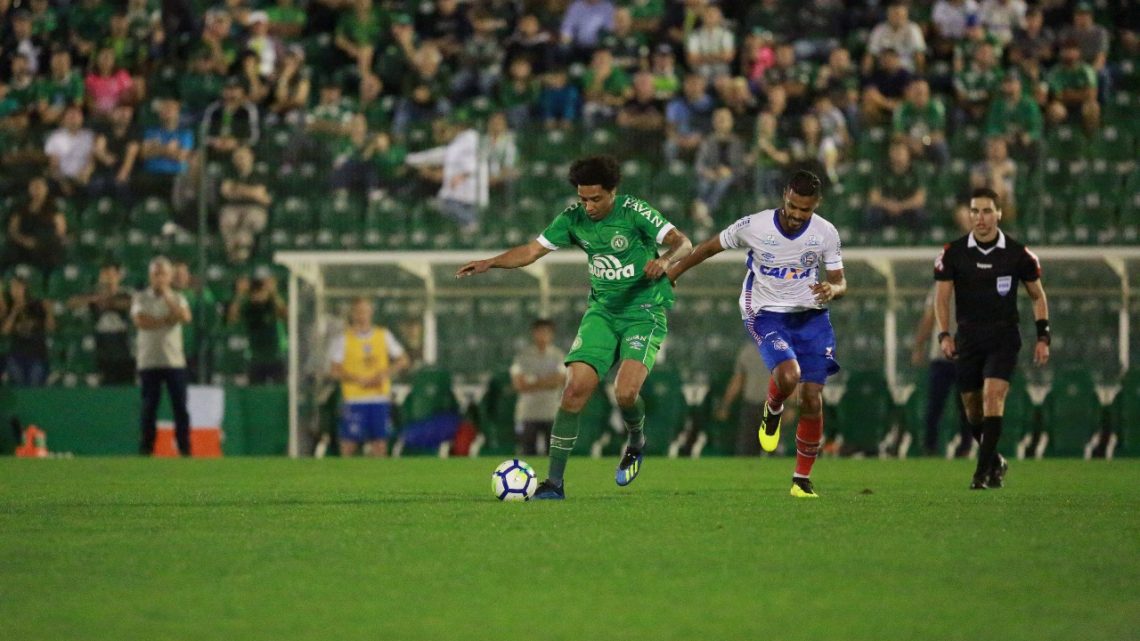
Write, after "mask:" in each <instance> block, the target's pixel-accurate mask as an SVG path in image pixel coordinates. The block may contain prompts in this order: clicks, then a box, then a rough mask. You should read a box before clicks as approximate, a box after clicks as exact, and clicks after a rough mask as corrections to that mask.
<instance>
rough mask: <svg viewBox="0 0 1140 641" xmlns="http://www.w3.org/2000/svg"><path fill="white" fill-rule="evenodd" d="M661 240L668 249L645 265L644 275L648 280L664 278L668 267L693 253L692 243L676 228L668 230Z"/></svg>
mask: <svg viewBox="0 0 1140 641" xmlns="http://www.w3.org/2000/svg"><path fill="white" fill-rule="evenodd" d="M663 240H664V241H665V244H666V245H668V246H669V249H668V250H667V251H666V252H665V253H664V254H661V256H659V257H657V258H656V259H655V260H651V261H649V262H648V263H646V264H645V275H646V276H647V277H648V278H649V279H650V280H656V279H658V278H661V277H662V276H664V275H665V274H666V273H667V272H668V270H669V268H670V266H672V265H674V264H676V263H677V262H678V261H680V260H682V259H684V258H685V257H686V256H688V255H689V254H690V253H691V252H692V251H693V243H692V241H690V240H689V237H688V236H686V235H685V234H683V233H681V232H680V231H679V230H678V229H677V228H676V227H674V228H673V229H670V230H669V233H668V234H665V238H664V239H663Z"/></svg>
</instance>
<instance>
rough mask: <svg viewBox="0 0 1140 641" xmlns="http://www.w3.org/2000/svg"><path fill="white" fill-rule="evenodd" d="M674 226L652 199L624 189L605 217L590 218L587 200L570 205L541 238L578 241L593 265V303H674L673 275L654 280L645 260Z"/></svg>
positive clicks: (564, 243) (549, 244) (552, 242)
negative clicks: (599, 218) (586, 204)
mask: <svg viewBox="0 0 1140 641" xmlns="http://www.w3.org/2000/svg"><path fill="white" fill-rule="evenodd" d="M670 229H673V225H672V224H671V223H670V222H669V221H667V220H665V217H664V216H662V215H661V212H659V211H657V210H656V209H654V208H653V207H652V206H651V205H650V204H649V203H647V202H645V201H644V200H641V199H640V198H636V197H634V196H627V195H625V194H618V195H617V197H616V198H615V199H614V208H613V211H611V212H610V214H609V215H608V216H606V217H605V218H603V219H601V220H597V221H595V220H591V219H590V217H589V216H588V215H586V209H585V207H583V206H582V203H575V204H574V205H571V206H570V207H567V208H566V209H565V210H564V211H563V212H562V213H561V214H558V217H557V218H555V219H554V222H552V223H550V226H549V227H547V228H546V230H545V231H543V232H542V235H541V236H539V237H538V242H539V243H541V244H542V245H543V246H544V247H546V248H547V249H561V248H563V247H570V246H571V245H577V246H578V247H581V248H582V250H583V251H585V252H586V257H587V258H586V259H587V261H588V265H589V270H590V304H591V305H597V306H600V307H603V308H605V309H607V310H611V311H622V310H628V309H633V308H638V307H640V308H649V307H658V306H660V307H666V308H668V307H672V306H673V288H672V286H670V285H669V279H667V278H658V279H656V280H649V279H648V278H646V277H645V265H646V263H648V262H649V261H651V260H654V259H656V258H657V246H658V245H659V244H661V243H662V241H664V240H665V236H666V234H668V233H669V230H670Z"/></svg>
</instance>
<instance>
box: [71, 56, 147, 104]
mask: <svg viewBox="0 0 1140 641" xmlns="http://www.w3.org/2000/svg"><path fill="white" fill-rule="evenodd" d="M84 84H85V86H86V93H87V106H88V108H89V109H90V110H91V115H92V116H93V117H94V118H97V119H102V120H110V118H111V114H112V113H114V111H115V108H116V107H118V106H119V105H123V104H134V103H135V102H137V100H138V99H139V98H141V97H142V91H141V90H142V89H143V86H142V84H141V83H136V82H135V80H134V78H132V77H131V74H130V73H129V72H128V71H127V70H126V69H123V68H120V67H116V66H115V50H114V49H111V48H110V47H102V48H100V49H99V52H98V53H97V54H95V64H94V65H92V67H91V73H89V74H87V79H86V80H85V81H84Z"/></svg>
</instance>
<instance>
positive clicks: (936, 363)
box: [910, 288, 974, 458]
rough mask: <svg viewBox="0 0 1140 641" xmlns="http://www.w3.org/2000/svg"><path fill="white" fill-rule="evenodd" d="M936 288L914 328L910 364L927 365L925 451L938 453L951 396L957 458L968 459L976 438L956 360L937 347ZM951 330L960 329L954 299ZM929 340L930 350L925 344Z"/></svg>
mask: <svg viewBox="0 0 1140 641" xmlns="http://www.w3.org/2000/svg"><path fill="white" fill-rule="evenodd" d="M935 291H936V288H931V290H930V293H929V294H928V295H927V296H926V302H925V304H924V306H923V312H922V318H920V319H919V321H918V326H917V327H916V328H915V330H914V349H913V350H912V351H911V356H910V363H911V365H913V366H914V367H923V366H927V372H926V376H927V385H926V409H925V411H924V413H923V423H924V424H925V426H926V431H925V434H924V437H923V450H924V451H925V453H926V455H927V456H936V455H938V440H939V439H938V432H939V428H940V423H941V422H942V412H943V410H944V409H945V408H946V401H947V400H949V399H950V397H951V396H953V398H954V406H955V408H956V409H957V415H958V425H959V428H960V430H961V434H962V437H961V439H959V441H958V448H957V450H956V451H955V452H954V455H955V457H960V458H965V457H968V456H969V455H970V450H971V449H973V444H974V437H973V435H972V434H971V433H970V424H969V423H968V422H967V421H966V408H965V406H964V405H962V399H961V397H960V396H959V395H958V394H957V393H956V389H957V380H956V379H957V374H956V370H955V369H954V361H953V360H951V359H949V358H947V357H946V355H945V354H943V353H942V349H941V348H939V347H938V337H937V335H936V332H935V331H934V296H935ZM949 319H950V329H949V330H948V331H949V332H950V333H951V334H953V333H955V332H957V331H958V327H957V325H958V324H957V322H955V320H954V302H953V300H951V302H950V316H949ZM928 342H929V343H930V348H929V349H927V346H926V344H927V343H928Z"/></svg>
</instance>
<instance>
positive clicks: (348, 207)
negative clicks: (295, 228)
mask: <svg viewBox="0 0 1140 641" xmlns="http://www.w3.org/2000/svg"><path fill="white" fill-rule="evenodd" d="M360 225H361V207H360V204H359V203H358V202H355V201H354V200H353V199H351V198H346V197H337V198H332V199H329V200H325V201H322V202H321V204H320V205H319V206H318V207H317V233H316V242H317V246H318V247H322V248H328V249H340V248H344V249H353V248H355V247H357V246H358V245H359V244H360Z"/></svg>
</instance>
